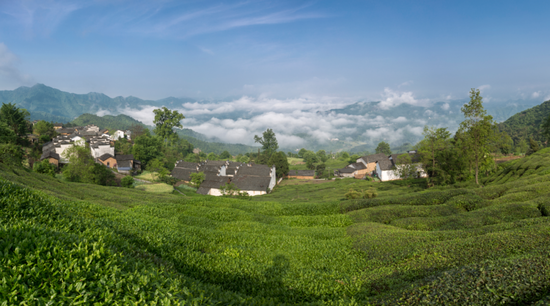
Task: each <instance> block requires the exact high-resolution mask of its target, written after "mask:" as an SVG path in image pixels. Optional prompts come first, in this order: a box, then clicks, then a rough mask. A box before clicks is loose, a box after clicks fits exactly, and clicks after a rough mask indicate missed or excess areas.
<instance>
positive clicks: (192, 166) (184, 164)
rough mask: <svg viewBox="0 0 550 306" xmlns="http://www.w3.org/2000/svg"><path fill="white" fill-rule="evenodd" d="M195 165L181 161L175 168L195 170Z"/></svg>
mask: <svg viewBox="0 0 550 306" xmlns="http://www.w3.org/2000/svg"><path fill="white" fill-rule="evenodd" d="M197 166H198V164H197V163H190V162H186V161H183V160H180V161H179V162H177V163H176V168H185V169H195V170H196V169H197Z"/></svg>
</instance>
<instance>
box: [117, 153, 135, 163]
mask: <svg viewBox="0 0 550 306" xmlns="http://www.w3.org/2000/svg"><path fill="white" fill-rule="evenodd" d="M115 158H116V161H117V162H120V161H123V160H133V159H134V155H133V154H126V155H117V156H116V157H115Z"/></svg>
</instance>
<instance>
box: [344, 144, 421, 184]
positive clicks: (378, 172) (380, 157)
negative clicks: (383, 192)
mask: <svg viewBox="0 0 550 306" xmlns="http://www.w3.org/2000/svg"><path fill="white" fill-rule="evenodd" d="M406 154H409V156H410V157H411V161H412V163H413V165H414V167H416V175H415V177H427V176H428V174H427V173H426V171H424V169H423V168H422V164H421V163H420V160H419V156H418V154H417V152H416V151H407V153H406ZM399 155H402V154H391V155H386V154H383V153H379V154H372V155H366V156H362V157H360V158H358V159H357V160H356V162H355V163H353V164H349V165H347V166H346V167H345V168H342V169H337V170H335V171H334V176H339V177H353V178H356V179H363V178H365V177H366V176H367V175H369V176H371V177H378V178H379V179H380V180H381V181H392V180H399V179H401V177H400V175H399V168H400V167H402V165H400V164H399V163H398V161H397V156H399Z"/></svg>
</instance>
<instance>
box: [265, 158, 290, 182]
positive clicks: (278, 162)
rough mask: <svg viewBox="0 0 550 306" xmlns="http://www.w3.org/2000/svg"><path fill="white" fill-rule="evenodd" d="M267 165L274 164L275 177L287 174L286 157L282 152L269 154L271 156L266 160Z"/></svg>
mask: <svg viewBox="0 0 550 306" xmlns="http://www.w3.org/2000/svg"><path fill="white" fill-rule="evenodd" d="M267 165H268V166H275V172H276V173H277V178H281V177H284V176H285V175H287V174H288V159H287V158H286V154H285V153H284V152H277V153H274V154H272V155H271V158H270V159H269V161H268V162H267Z"/></svg>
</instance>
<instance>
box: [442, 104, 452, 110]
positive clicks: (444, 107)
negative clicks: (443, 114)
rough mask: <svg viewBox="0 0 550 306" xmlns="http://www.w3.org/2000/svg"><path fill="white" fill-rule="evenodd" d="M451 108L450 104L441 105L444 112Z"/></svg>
mask: <svg viewBox="0 0 550 306" xmlns="http://www.w3.org/2000/svg"><path fill="white" fill-rule="evenodd" d="M449 107H450V105H449V103H445V104H443V105H441V109H442V110H448V109H449Z"/></svg>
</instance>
